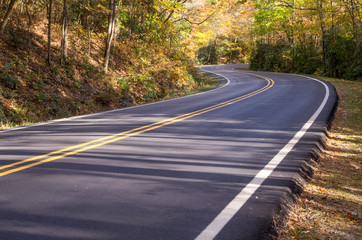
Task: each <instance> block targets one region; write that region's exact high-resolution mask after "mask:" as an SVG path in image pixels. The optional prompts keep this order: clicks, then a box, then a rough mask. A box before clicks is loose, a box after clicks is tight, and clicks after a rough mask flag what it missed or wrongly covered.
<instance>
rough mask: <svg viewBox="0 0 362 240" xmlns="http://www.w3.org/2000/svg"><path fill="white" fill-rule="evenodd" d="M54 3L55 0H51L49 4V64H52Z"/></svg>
mask: <svg viewBox="0 0 362 240" xmlns="http://www.w3.org/2000/svg"><path fill="white" fill-rule="evenodd" d="M52 5H53V0H49V6H48V57H47V61H48V64H50V61H51V40H52V35H51V30H52Z"/></svg>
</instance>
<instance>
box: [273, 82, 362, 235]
mask: <svg viewBox="0 0 362 240" xmlns="http://www.w3.org/2000/svg"><path fill="white" fill-rule="evenodd" d="M323 79H325V80H327V81H329V82H331V83H332V84H333V85H334V86H335V87H336V89H337V92H338V95H339V98H340V101H339V105H338V109H337V111H336V114H335V117H334V120H333V122H332V126H331V129H330V130H329V131H328V135H329V139H328V142H327V144H326V147H325V150H324V151H323V153H322V155H321V156H320V158H319V159H318V161H317V162H315V164H314V176H313V178H312V180H311V182H309V183H308V184H307V185H306V187H305V189H304V192H303V193H302V194H301V197H300V199H298V200H297V203H296V204H295V205H294V206H293V207H292V209H291V211H290V212H289V214H288V216H287V222H286V224H285V225H284V226H282V227H280V229H279V232H280V237H279V239H281V240H284V239H346V240H347V239H348V240H358V239H361V238H362V197H361V196H362V191H361V182H362V169H361V167H362V124H361V123H362V84H361V83H359V82H353V81H347V80H341V79H333V78H323Z"/></svg>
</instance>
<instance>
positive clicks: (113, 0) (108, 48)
mask: <svg viewBox="0 0 362 240" xmlns="http://www.w3.org/2000/svg"><path fill="white" fill-rule="evenodd" d="M109 8H110V12H109V17H108V34H107V41H106V49H105V53H104V71H105V72H106V73H107V72H108V64H109V57H110V54H111V45H112V39H113V35H114V28H115V21H116V0H109Z"/></svg>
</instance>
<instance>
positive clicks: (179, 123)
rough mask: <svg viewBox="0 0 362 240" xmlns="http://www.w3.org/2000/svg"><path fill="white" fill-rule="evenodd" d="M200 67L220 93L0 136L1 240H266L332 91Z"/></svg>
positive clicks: (229, 68) (314, 141)
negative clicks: (213, 77) (219, 82)
mask: <svg viewBox="0 0 362 240" xmlns="http://www.w3.org/2000/svg"><path fill="white" fill-rule="evenodd" d="M238 67H239V68H240V67H245V66H244V65H223V66H209V67H204V68H203V70H205V71H209V72H213V73H215V74H218V76H219V77H221V76H223V77H225V79H226V80H225V81H226V82H225V84H224V85H223V86H221V87H219V88H217V89H214V90H211V91H208V92H205V93H202V94H196V95H192V96H187V97H183V98H178V99H174V100H169V101H163V102H158V103H154V104H146V105H141V106H137V107H130V108H126V109H121V110H114V111H109V112H104V113H99V114H93V115H87V116H81V117H75V118H70V119H64V120H60V121H52V122H47V123H44V124H39V125H32V126H28V127H24V128H15V129H10V130H5V131H0V159H1V160H0V239H1V240H4V239H11V240H15V239H22V240H23V239H26V240H29V239H30V240H33V239H47V240H48V239H51V240H52V239H77V240H79V239H87V240H88V239H90V240H91V239H101V240H106V239H117V240H118V239H127V240H128V239H137V240H141V239H167V240H171V239H213V238H215V239H267V238H270V236H271V235H270V234H273V230H272V228H273V221H274V220H275V219H277V218H278V215H279V211H280V209H281V205H282V204H283V203H284V202H285V201H286V199H287V198H290V196H291V193H292V192H293V191H295V188H296V186H297V183H298V177H300V175H301V174H302V173H303V171H305V170H306V169H307V168H306V166H307V164H306V163H307V162H308V159H309V158H310V157H311V156H312V155H313V154H315V153H316V151H317V150H318V146H319V144H318V142H319V141H320V139H321V138H323V132H324V130H325V127H326V122H327V120H328V118H329V116H330V114H331V111H332V109H333V106H334V104H335V102H336V93H335V90H334V88H333V87H332V86H330V85H329V84H327V83H324V82H322V81H319V80H317V79H310V78H306V77H302V76H297V75H288V74H278V73H261V72H247V71H240V70H236V69H235V68H238Z"/></svg>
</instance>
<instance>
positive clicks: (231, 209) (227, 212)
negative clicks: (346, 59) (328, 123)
mask: <svg viewBox="0 0 362 240" xmlns="http://www.w3.org/2000/svg"><path fill="white" fill-rule="evenodd" d="M297 76H301V75H297ZM301 77H305V76H301ZM306 78H308V79H310V80H314V81H317V82H319V83H321V84H323V86H324V87H325V89H326V95H325V96H324V99H323V101H322V103H321V105H320V106H319V108H318V109H317V111H316V112H315V113H314V114H313V115H312V116H311V117H310V119H309V120H308V121H307V122H306V123H305V124H304V125H303V127H302V128H301V129H300V130H299V131H298V132H297V133H296V134H295V135H294V137H293V138H292V139H291V140H290V141H289V142H288V143H287V144H286V145H285V146H284V147H283V148H282V149H281V150H280V151H279V152H278V153H277V154H276V155H275V156H274V157H273V158H272V160H270V162H269V163H268V164H267V165H266V166H265V167H264V168H263V169H262V170H260V171H259V172H258V174H257V175H256V176H255V177H254V178H253V179H252V180H251V182H250V183H248V184H247V185H246V186H245V188H244V189H242V190H241V192H240V193H239V194H238V195H236V197H235V198H234V199H233V200H232V201H231V202H230V203H229V204H228V205H227V206H226V207H225V208H224V209H223V210H222V211H221V212H220V213H219V215H218V216H217V217H216V218H215V219H214V220H213V221H212V222H211V223H210V224H209V225H208V226H207V227H206V228H205V229H204V230H203V231H202V232H201V233H200V234H199V235H198V236H197V238H196V240H209V239H214V238H215V237H216V235H217V234H218V233H219V232H220V231H221V230H222V229H223V228H224V226H225V225H226V224H227V223H228V222H229V221H230V219H231V218H232V217H233V216H234V215H235V214H236V213H237V212H238V211H239V210H240V208H241V207H242V206H243V205H244V204H245V203H246V202H247V201H248V200H249V199H250V197H251V196H252V195H253V194H254V193H255V191H256V190H258V188H259V187H260V186H261V185H262V184H263V182H264V181H265V180H266V179H267V178H268V177H269V176H270V174H271V173H272V172H273V171H274V169H275V168H276V167H277V166H278V165H279V164H280V162H281V161H282V160H283V159H284V158H285V156H286V155H287V154H288V153H289V152H290V151H291V150H292V148H293V147H294V146H295V144H297V143H298V141H299V140H300V139H301V138H302V137H303V135H304V134H305V133H306V132H307V131H308V129H309V128H310V126H311V125H312V124H313V123H314V121H315V120H316V119H317V117H318V116H319V114H320V113H321V112H322V110H323V108H324V107H325V105H326V103H327V100H328V97H329V88H328V86H327V85H326V84H325V83H324V82H322V81H320V80H318V79H315V78H311V77H306Z"/></svg>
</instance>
